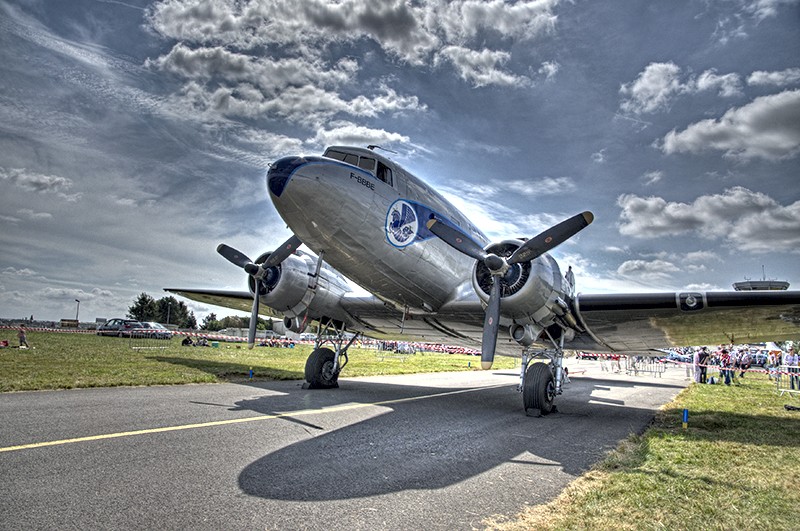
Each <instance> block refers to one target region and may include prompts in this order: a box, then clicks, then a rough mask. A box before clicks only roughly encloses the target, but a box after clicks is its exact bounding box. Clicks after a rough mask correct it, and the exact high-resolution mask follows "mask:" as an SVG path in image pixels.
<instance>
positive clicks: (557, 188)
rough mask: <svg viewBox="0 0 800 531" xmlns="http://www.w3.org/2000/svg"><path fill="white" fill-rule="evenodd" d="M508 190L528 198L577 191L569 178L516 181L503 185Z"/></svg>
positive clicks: (573, 182)
mask: <svg viewBox="0 0 800 531" xmlns="http://www.w3.org/2000/svg"><path fill="white" fill-rule="evenodd" d="M505 186H506V187H508V188H509V189H511V190H513V191H515V192H519V193H521V194H523V195H526V196H528V197H537V196H543V195H557V194H562V193H568V192H572V191H574V190H576V189H577V186H576V185H575V181H574V180H572V179H571V178H569V177H555V178H554V177H542V178H540V179H531V180H516V181H509V182H507V183H505Z"/></svg>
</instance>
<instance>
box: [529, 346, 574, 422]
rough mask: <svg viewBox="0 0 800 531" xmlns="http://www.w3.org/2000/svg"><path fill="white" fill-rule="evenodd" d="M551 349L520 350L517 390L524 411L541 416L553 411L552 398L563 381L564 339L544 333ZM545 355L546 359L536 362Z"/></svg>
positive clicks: (558, 390) (553, 398) (560, 389)
mask: <svg viewBox="0 0 800 531" xmlns="http://www.w3.org/2000/svg"><path fill="white" fill-rule="evenodd" d="M547 337H548V338H549V339H550V342H551V343H552V344H553V347H554V348H552V349H535V350H530V349H525V351H524V352H523V353H522V368H521V369H520V375H519V378H520V382H519V387H518V389H519V391H520V392H521V393H522V406H523V407H524V408H525V413H526V414H528V415H533V416H544V415H548V414H550V413H553V412H555V411H557V408H556V406H555V404H554V403H553V402H554V401H555V398H556V396H557V395H560V394H561V393H562V388H561V384H562V383H563V381H564V368H563V366H564V349H563V346H564V339H563V337H562V338H561V339H560V340H559V341H558V342H556V341H555V340H554V339H553V338H552V336H550V334H549V333H548V334H547ZM541 358H547V360H548V362H547V363H545V362H542V361H536V362H533V360H540V359H541Z"/></svg>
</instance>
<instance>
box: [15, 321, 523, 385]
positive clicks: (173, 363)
mask: <svg viewBox="0 0 800 531" xmlns="http://www.w3.org/2000/svg"><path fill="white" fill-rule="evenodd" d="M0 340H8V341H9V344H10V345H16V344H17V343H18V342H17V338H16V331H15V330H0ZM28 343H30V345H31V346H32V347H34V348H32V349H27V350H25V349H16V348H4V349H0V391H24V390H35V389H71V388H76V387H113V386H120V385H165V384H187V383H213V382H221V381H232V380H242V379H246V378H248V377H249V372H250V369H251V368H252V369H253V373H254V378H256V379H275V380H302V379H303V378H304V369H305V363H306V358H308V355H309V354H310V352H311V349H312V347H311V346H310V345H298V346H297V347H296V348H293V349H281V348H265V347H256V348H255V349H253V350H248V349H247V348H246V345H243V344H240V343H221V346H220V348H203V347H182V346H181V345H180V338H173V339H172V340H171V341H168V342H166V341H151V342H150V343H151V344H155V345H165V344H166V345H168V346H167V348H158V349H144V350H134V349H132V348H131V347H130V340H129V339H127V338H117V337H98V336H95V335H92V334H65V333H53V332H28ZM349 358H350V362H349V363H348V365H347V366H346V367H345V368H344V370H343V371H342V376H343V377H348V376H374V375H388V374H411V373H421V372H442V371H466V370H471V369H475V367H476V366H478V367H479V366H480V364H479V362H480V359H479V358H478V357H475V356H463V355H455V354H432V353H425V354H416V355H413V356H407V357H405V358H400V357H391V356H386V357H383V356H381V355H380V354H379V353H377V352H376V351H375V350H369V349H357V348H351V349H350V351H349ZM517 364H518V360H516V359H513V358H504V357H499V356H498V358H497V359H496V361H495V366H496V367H497V368H511V367H514V366H516V365H517Z"/></svg>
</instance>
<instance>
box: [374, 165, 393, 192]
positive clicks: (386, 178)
mask: <svg viewBox="0 0 800 531" xmlns="http://www.w3.org/2000/svg"><path fill="white" fill-rule="evenodd" d="M377 176H378V179H380V180H381V181H383V182H385V183H386V184H388V185H389V186H393V184H392V183H393V182H394V179H392V169H391V168H390V167H388V166H387V165H386V164H384V163H383V162H380V161H378V175H377Z"/></svg>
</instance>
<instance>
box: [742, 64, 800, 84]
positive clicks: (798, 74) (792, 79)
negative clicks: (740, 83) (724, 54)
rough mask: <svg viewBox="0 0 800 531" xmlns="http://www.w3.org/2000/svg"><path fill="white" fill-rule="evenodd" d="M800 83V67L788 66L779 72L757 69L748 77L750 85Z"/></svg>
mask: <svg viewBox="0 0 800 531" xmlns="http://www.w3.org/2000/svg"><path fill="white" fill-rule="evenodd" d="M795 83H800V68H787V69H786V70H780V71H778V72H766V71H764V70H757V71H755V72H753V73H752V74H750V77H748V78H747V84H748V85H756V86H759V85H773V86H776V87H785V86H786V85H794V84H795Z"/></svg>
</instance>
